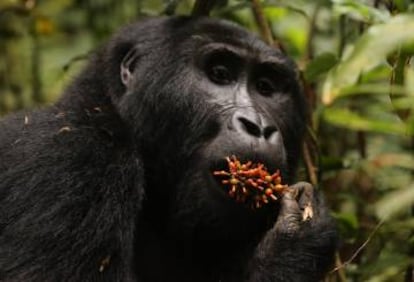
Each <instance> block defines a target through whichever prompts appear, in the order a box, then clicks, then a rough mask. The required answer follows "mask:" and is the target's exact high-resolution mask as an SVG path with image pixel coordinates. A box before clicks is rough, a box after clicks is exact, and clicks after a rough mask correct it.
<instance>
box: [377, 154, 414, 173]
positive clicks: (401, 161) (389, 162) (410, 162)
mask: <svg viewBox="0 0 414 282" xmlns="http://www.w3.org/2000/svg"><path fill="white" fill-rule="evenodd" d="M371 162H372V164H374V165H375V166H377V167H385V166H398V167H402V168H407V169H412V170H414V155H409V154H391V153H389V154H381V155H378V156H376V157H375V158H374V159H372V160H371Z"/></svg>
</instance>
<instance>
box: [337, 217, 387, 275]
mask: <svg viewBox="0 0 414 282" xmlns="http://www.w3.org/2000/svg"><path fill="white" fill-rule="evenodd" d="M384 222H385V220H383V219H382V220H381V221H380V222H378V224H377V226H375V228H374V230H372V232H371V234H369V236H368V238H367V240H365V242H364V243H363V244H362V245H361V246H360V247H359V248H358V249H357V250H356V251H355V253H354V254H353V255H352V256H351V257H350V258H349V259H348V260H347V261H345V262H344V263H343V264H341V265H339V266H337V267H335V268H334V269H333V270H332V271H331V273H334V272H336V271H339V270H340V269H342V268H344V267H346V266H347V265H348V264H350V263H351V262H352V261H353V260H354V259H355V258H356V257H357V256H358V255H359V253H360V252H361V251H362V250H363V249H364V248H365V246H366V245H368V243H369V242H370V241H371V239H372V237H374V235H375V233H377V231H378V229H379V228H380V227H381V226H382V225H383V224H384Z"/></svg>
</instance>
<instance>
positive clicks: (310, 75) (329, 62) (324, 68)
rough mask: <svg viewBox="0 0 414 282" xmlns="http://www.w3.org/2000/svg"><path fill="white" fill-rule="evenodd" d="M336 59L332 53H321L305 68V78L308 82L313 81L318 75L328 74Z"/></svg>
mask: <svg viewBox="0 0 414 282" xmlns="http://www.w3.org/2000/svg"><path fill="white" fill-rule="evenodd" d="M337 62H338V59H337V58H336V56H335V54H333V53H328V52H327V53H322V54H320V55H319V56H318V57H316V58H315V59H314V60H312V61H311V62H310V63H309V64H308V65H307V67H306V70H305V73H304V74H305V78H306V79H307V80H308V81H315V80H316V79H317V78H318V77H319V76H320V75H322V74H325V73H326V72H328V71H329V70H330V69H331V68H332V67H334V66H335V65H336V63H337Z"/></svg>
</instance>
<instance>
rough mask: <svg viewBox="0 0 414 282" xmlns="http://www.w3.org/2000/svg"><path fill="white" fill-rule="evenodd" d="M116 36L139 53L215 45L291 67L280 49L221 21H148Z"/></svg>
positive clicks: (184, 51)
mask: <svg viewBox="0 0 414 282" xmlns="http://www.w3.org/2000/svg"><path fill="white" fill-rule="evenodd" d="M118 34H119V36H117V37H115V40H116V41H117V42H119V39H121V41H129V42H130V43H132V44H140V48H141V50H143V49H145V46H148V48H147V52H148V53H157V50H158V48H157V47H156V46H159V48H162V49H163V50H169V51H170V52H169V53H170V54H174V55H178V54H188V53H189V52H188V51H189V50H188V49H192V50H194V48H199V47H200V45H205V44H209V43H213V42H214V43H223V44H227V45H230V46H237V49H238V50H237V51H239V53H241V54H242V55H249V56H253V57H254V58H255V59H257V60H259V61H268V62H269V61H270V62H274V63H278V64H286V65H288V66H289V67H294V64H293V63H292V62H291V60H290V59H288V58H287V57H286V56H285V55H283V54H282V52H281V51H280V50H279V49H277V48H274V47H271V46H269V45H267V44H266V43H265V42H263V41H262V40H261V39H260V38H258V37H257V36H256V35H255V34H253V33H251V32H248V31H246V30H245V29H243V28H242V27H240V26H238V25H237V24H235V23H233V22H229V21H225V20H221V19H211V18H207V17H206V18H203V17H202V18H193V17H188V16H177V17H159V18H148V19H146V20H143V21H140V22H138V23H134V24H131V25H129V26H127V27H125V28H124V29H122V30H121V32H119V33H118ZM159 34H162V35H163V37H162V38H161V37H160V36H159ZM122 39H124V40H122ZM131 39H133V42H131ZM165 46H169V48H165ZM157 55H158V56H159V55H160V54H157Z"/></svg>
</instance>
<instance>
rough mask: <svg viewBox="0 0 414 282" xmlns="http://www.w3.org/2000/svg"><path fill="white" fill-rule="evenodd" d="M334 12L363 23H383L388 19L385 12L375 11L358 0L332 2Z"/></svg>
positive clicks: (388, 16)
mask: <svg viewBox="0 0 414 282" xmlns="http://www.w3.org/2000/svg"><path fill="white" fill-rule="evenodd" d="M332 2H333V3H334V12H336V13H338V14H341V15H342V14H345V15H347V16H348V17H350V18H353V19H355V20H358V21H365V22H384V21H387V20H388V19H389V18H390V13H389V12H388V11H387V10H379V9H375V8H374V7H372V6H368V5H366V4H364V3H363V2H362V1H360V0H332Z"/></svg>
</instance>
